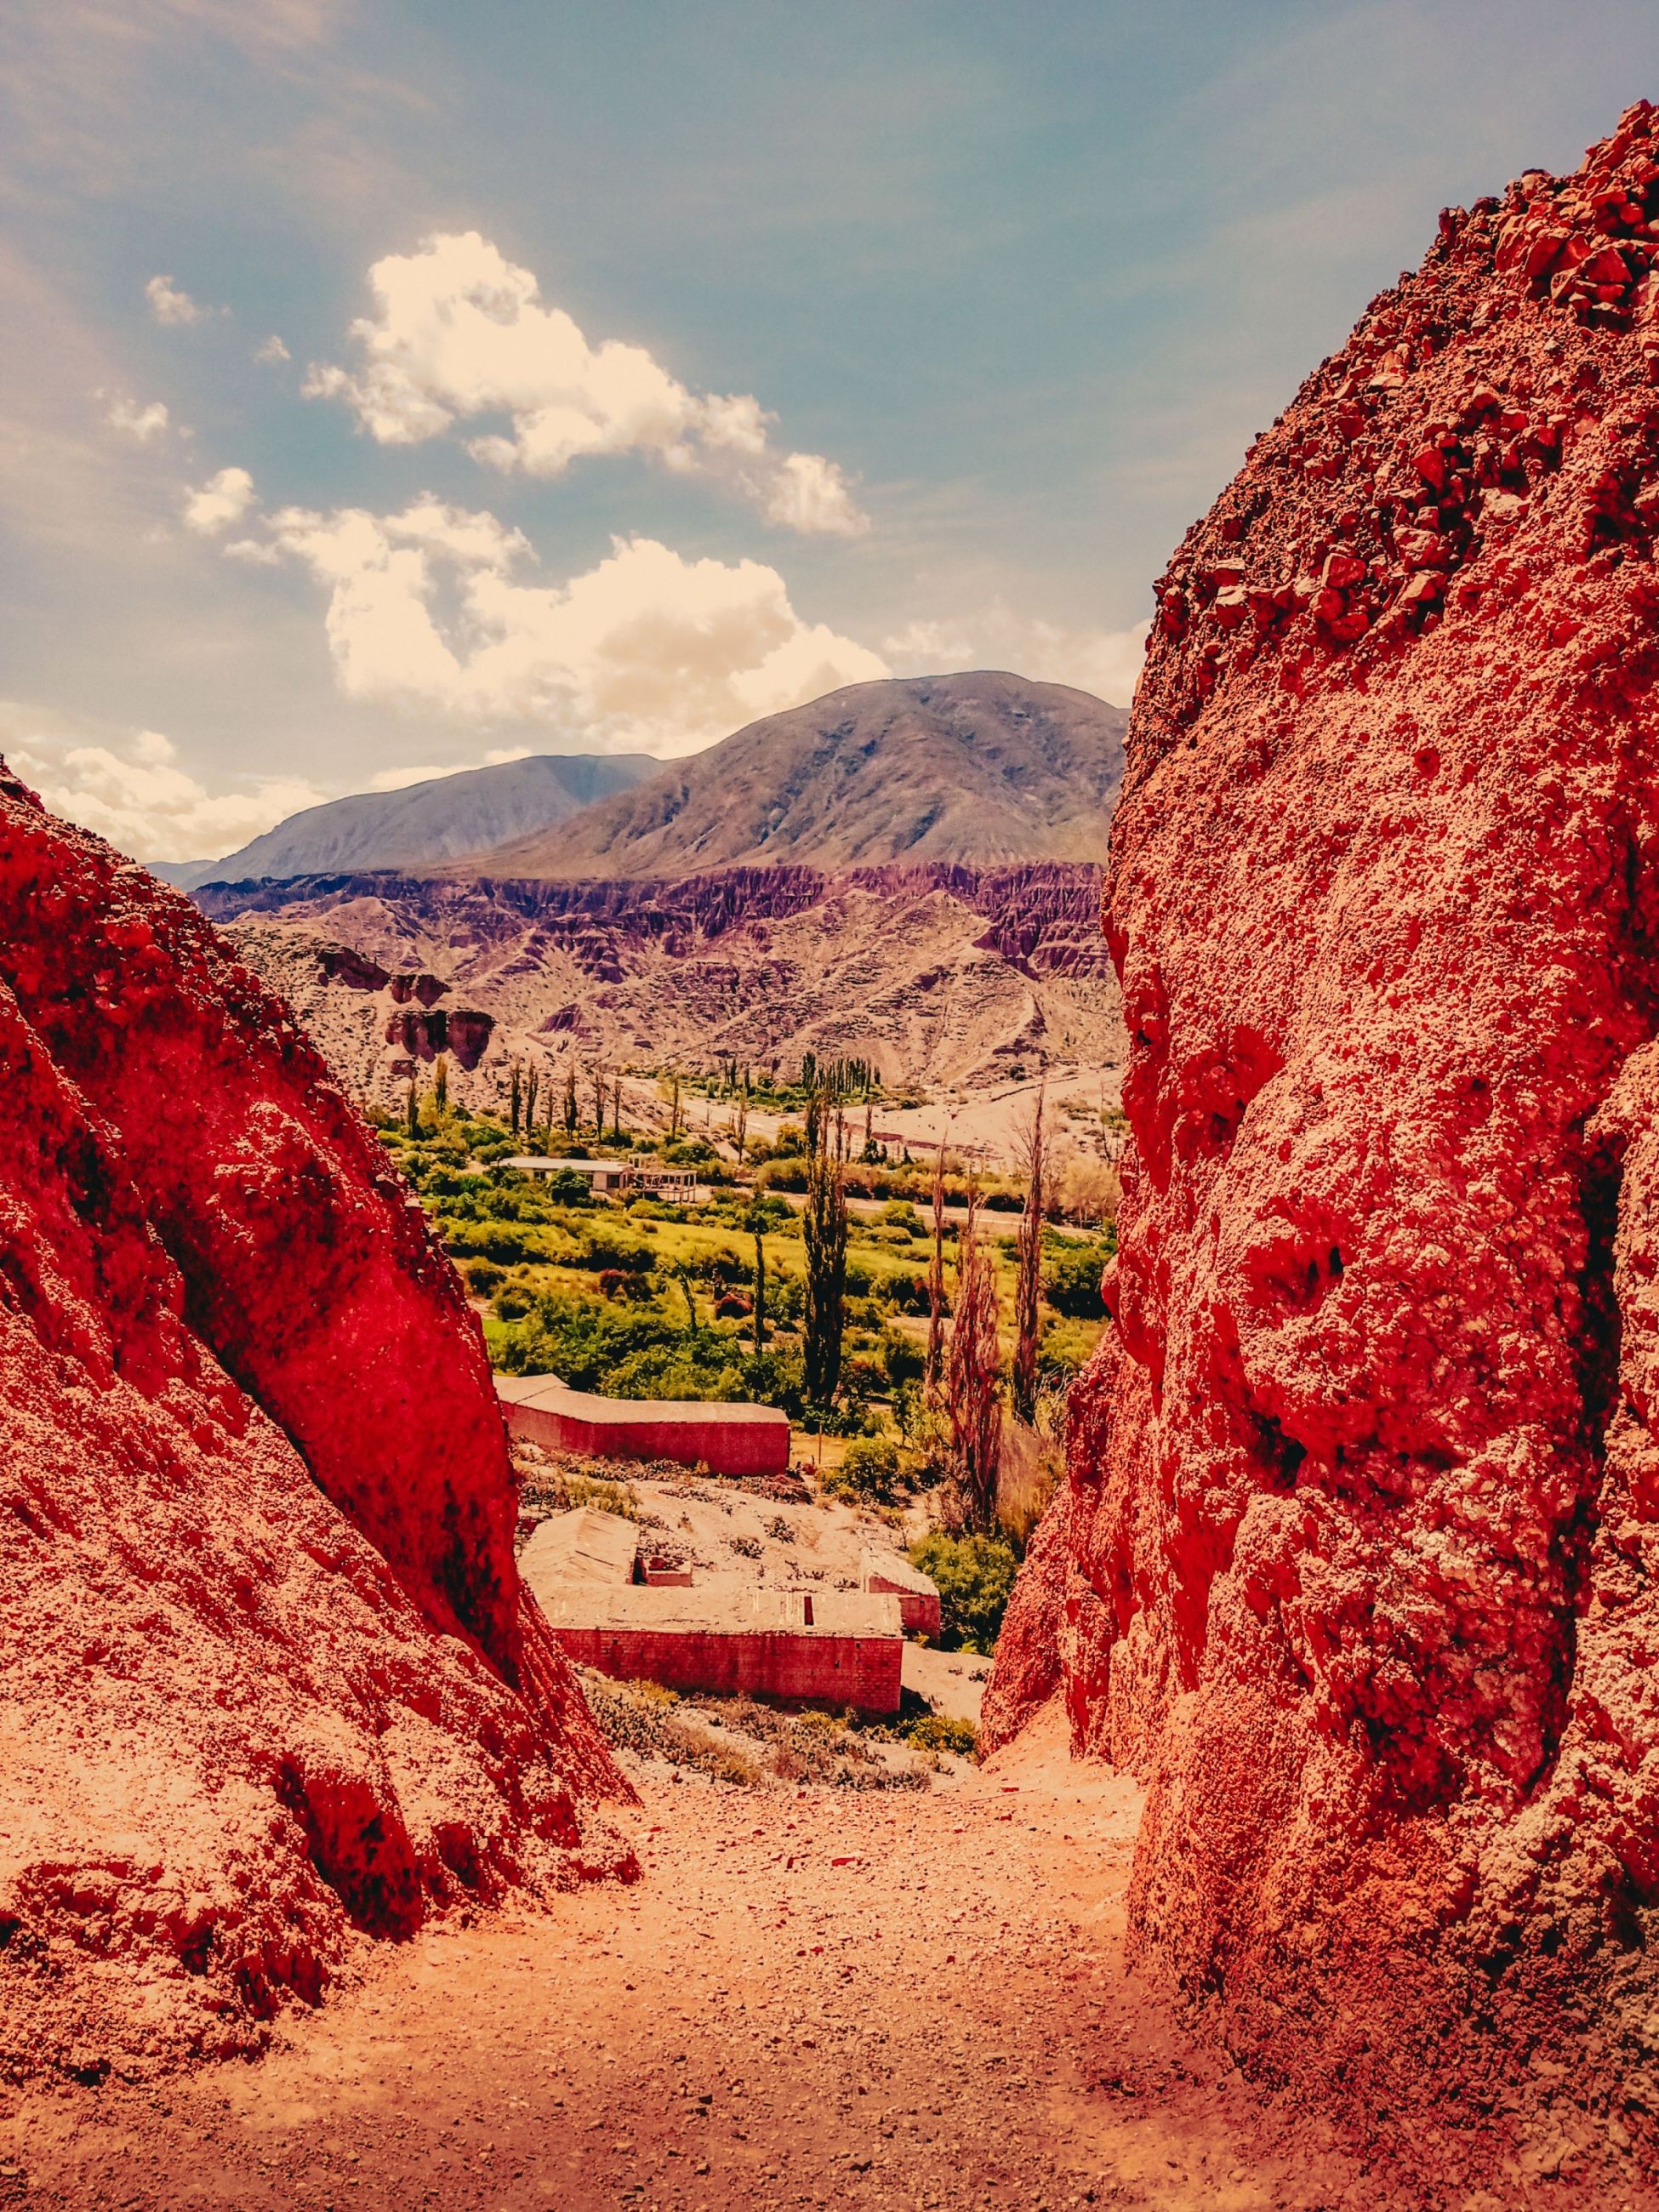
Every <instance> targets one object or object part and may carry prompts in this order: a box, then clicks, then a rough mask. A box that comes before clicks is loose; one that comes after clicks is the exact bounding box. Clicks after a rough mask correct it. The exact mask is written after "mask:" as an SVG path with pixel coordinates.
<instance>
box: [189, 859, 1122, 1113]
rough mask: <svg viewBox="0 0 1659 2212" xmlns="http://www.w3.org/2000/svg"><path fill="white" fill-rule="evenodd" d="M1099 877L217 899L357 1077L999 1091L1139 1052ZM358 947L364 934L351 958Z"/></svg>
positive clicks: (245, 946) (379, 891)
mask: <svg viewBox="0 0 1659 2212" xmlns="http://www.w3.org/2000/svg"><path fill="white" fill-rule="evenodd" d="M1098 898H1099V880H1098V874H1097V871H1096V870H1095V869H1093V868H1088V867H1076V866H1072V867H1068V866H1030V867H1024V868H1002V869H994V870H982V871H981V870H975V869H970V868H950V867H944V866H933V867H926V868H909V869H905V868H884V869H879V868H878V869H858V870H849V871H848V872H845V873H843V874H841V875H823V874H820V873H819V872H817V871H816V870H814V869H810V868H787V869H733V870H727V871H723V872H720V873H718V874H714V875H710V876H704V877H697V878H691V879H690V880H688V881H685V882H680V883H647V884H619V883H601V884H555V883H525V882H518V883H466V882H462V881H458V880H454V879H452V878H434V879H430V880H425V881H422V880H421V879H418V878H404V877H374V876H362V877H347V878H316V879H311V880H308V881H304V882H301V883H298V884H284V885H281V886H261V887H255V888H252V889H250V890H236V891H225V890H213V891H210V892H208V893H206V894H204V902H205V903H206V904H207V905H208V907H209V909H210V912H212V913H214V914H215V915H217V916H218V917H219V918H220V919H222V921H226V922H227V923H228V924H230V925H231V926H232V929H233V933H234V936H235V937H236V939H237V941H238V943H239V944H240V946H241V948H242V950H243V951H244V954H245V957H247V958H248V959H249V960H250V961H251V962H252V964H253V965H254V966H255V967H256V968H258V969H259V970H260V972H261V973H262V974H263V975H264V976H265V977H266V979H267V981H270V982H272V983H273V984H274V985H275V986H276V987H277V988H279V989H281V990H282V991H283V993H284V994H285V995H286V996H287V997H288V998H289V1000H290V1001H291V1003H292V1004H293V1005H294V1006H295V1007H296V1009H297V1010H298V1011H299V1012H300V1013H301V1017H302V1018H303V1019H304V1020H305V1022H306V1024H307V1027H308V1028H309V1030H311V1033H312V1035H313V1037H314V1038H315V1040H316V1042H318V1044H319V1047H320V1048H321V1049H322V1050H323V1051H324V1053H325V1054H326V1055H327V1057H328V1059H329V1060H330V1062H331V1065H333V1066H335V1067H336V1068H337V1070H338V1071H339V1073H340V1074H341V1076H342V1078H343V1079H344V1080H345V1081H346V1082H347V1083H348V1084H349V1085H352V1086H353V1087H355V1088H356V1089H359V1090H362V1091H379V1092H380V1094H381V1095H383V1096H390V1095H391V1093H392V1091H394V1090H396V1089H397V1088H398V1086H399V1085H401V1083H402V1082H403V1081H404V1079H405V1077H406V1075H407V1073H408V1072H409V1068H410V1064H411V1063H417V1064H418V1063H422V1062H429V1061H430V1060H433V1059H434V1058H435V1055H436V1054H437V1053H438V1052H440V1051H447V1052H449V1053H450V1054H451V1055H452V1059H453V1061H454V1062H455V1064H456V1073H455V1080H456V1082H457V1084H458V1086H459V1090H460V1091H461V1092H462V1093H463V1094H464V1095H470V1096H473V1097H479V1098H483V1097H494V1096H495V1092H496V1091H497V1090H498V1089H499V1088H500V1086H501V1085H502V1084H503V1083H504V1082H505V1080H506V1076H507V1069H508V1067H509V1066H511V1063H512V1062H513V1060H515V1059H520V1058H526V1057H528V1058H531V1059H541V1060H545V1061H547V1062H549V1063H551V1062H554V1061H556V1060H562V1058H563V1057H564V1055H565V1054H568V1053H569V1052H571V1051H573V1050H574V1052H576V1053H577V1054H579V1055H580V1057H581V1058H582V1059H583V1060H587V1059H594V1058H597V1059H601V1060H605V1061H607V1062H608V1063H610V1064H611V1065H628V1064H637V1065H641V1066H663V1065H665V1064H668V1063H670V1062H678V1064H680V1065H683V1066H687V1067H703V1066H710V1067H712V1066H715V1065H717V1064H718V1063H719V1062H720V1060H725V1059H728V1058H732V1059H736V1060H740V1061H743V1062H745V1063H747V1064H750V1065H752V1066H768V1067H773V1066H775V1067H777V1068H779V1069H781V1070H782V1071H784V1072H786V1073H793V1071H794V1070H795V1069H797V1068H798V1067H799V1064H800V1059H801V1055H802V1054H803V1053H805V1052H808V1051H811V1052H815V1053H817V1054H818V1055H819V1057H820V1058H831V1059H833V1058H836V1057H837V1056H841V1055H850V1056H855V1057H858V1058H862V1059H866V1060H871V1061H872V1062H873V1063H874V1065H875V1066H877V1068H878V1070H879V1071H880V1072H881V1073H882V1074H883V1075H884V1079H887V1080H888V1081H890V1082H891V1083H895V1084H897V1083H901V1082H904V1081H914V1080H920V1081H924V1082H928V1083H952V1084H985V1083H990V1082H994V1081H996V1080H998V1079H1000V1078H1006V1076H1007V1075H1008V1074H1009V1073H1011V1072H1012V1071H1015V1070H1018V1069H1020V1068H1027V1069H1030V1070H1031V1071H1033V1072H1035V1071H1036V1069H1038V1068H1040V1067H1042V1066H1047V1065H1049V1064H1051V1063H1066V1064H1078V1063H1087V1064H1089V1065H1091V1066H1115V1065H1116V1064H1117V1063H1118V1062H1119V1061H1120V1060H1121V1057H1122V1050H1123V1036H1122V1024H1121V1017H1120V1014H1119V1006H1118V995H1117V986H1116V982H1115V978H1114V976H1113V975H1112V970H1111V963H1110V961H1109V957H1108V955H1107V951H1106V946H1105V943H1104V940H1103V939H1102V937H1101V935H1100V929H1099V921H1098V917H1097V906H1098ZM347 948H349V952H348V951H347Z"/></svg>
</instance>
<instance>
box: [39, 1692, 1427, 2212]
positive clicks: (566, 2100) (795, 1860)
mask: <svg viewBox="0 0 1659 2212" xmlns="http://www.w3.org/2000/svg"><path fill="white" fill-rule="evenodd" d="M636 1771H637V1772H638V1773H639V1774H640V1777H641V1807H640V1808H639V1810H638V1812H637V1813H636V1814H630V1815H629V1820H630V1823H631V1825H632V1826H634V1828H635V1832H636V1838H637V1843H638V1848H639V1853H640V1857H641V1861H642V1863H643V1865H644V1869H645V1871H644V1877H643V1879H642V1881H641V1882H640V1883H639V1884H638V1885H637V1886H635V1887H633V1888H631V1889H626V1890H623V1889H615V1888H611V1889H599V1888H595V1889H590V1890H586V1891H583V1892H580V1893H575V1894H572V1895H569V1896H565V1897H560V1898H556V1899H552V1900H551V1901H550V1903H549V1904H548V1905H546V1906H545V1907H544V1908H542V1909H538V1910H533V1911H532V1910H524V1909H514V1910H513V1911H507V1912H499V1913H495V1914H490V1915H482V1916H479V1917H478V1918H477V1922H476V1924H473V1925H471V1926H469V1925H467V1924H465V1917H460V1918H457V1919H455V1920H453V1921H452V1922H451V1923H448V1924H447V1926H445V1927H443V1928H441V1929H431V1930H428V1931H427V1932H424V1933H423V1934H422V1935H421V1936H418V1937H416V1939H415V1940H414V1941H412V1942H409V1943H407V1944H404V1945H401V1946H398V1947H392V1946H383V1947H377V1948H374V1949H373V1950H372V1951H371V1950H370V1948H369V1947H368V1946H365V1947H364V1948H365V1957H364V1962H363V1968H362V1977H361V1979H360V1980H359V1982H358V1983H357V1984H356V1986H355V1987H351V1988H349V1989H344V1990H339V1991H337V1992H336V1993H335V1994H334V1995H333V1996H332V1997H331V2001H330V2002H328V2004H327V2005H326V2006H325V2007H324V2008H322V2009H321V2010H320V2011H319V2012H317V2013H315V2014H313V2015H302V2016H299V2017H296V2018H294V2019H292V2020H290V2021H289V2022H288V2024H287V2025H286V2027H285V2028H284V2029H283V2033H281V2034H280V2035H279V2038H278V2041H277V2044H276V2047H275V2048H274V2049H273V2050H272V2051H271V2052H270V2054H269V2055H268V2056H267V2057H265V2058H264V2059H263V2060H261V2061H260V2062H258V2063H255V2064H250V2065H241V2066H235V2067H224V2068H220V2069H208V2070H205V2071H204V2072H202V2073H200V2074H197V2075H194V2076H190V2077H185V2078H177V2079H174V2080H173V2081H169V2082H167V2083H166V2084H164V2085H162V2086H161V2087H160V2088H159V2089H155V2088H152V2089H150V2090H147V2091H140V2090H134V2089H131V2088H121V2087H113V2086H107V2085H106V2087H105V2088H104V2089H103V2090H101V2091H99V2092H96V2093H94V2092H89V2091H84V2090H77V2091H74V2092H57V2093H45V2092H40V2093H31V2094H29V2095H28V2096H27V2097H24V2098H15V2097H14V2098H13V2100H11V2102H10V2103H9V2106H7V2107H6V2108H5V2110H4V2117H3V2123H0V2205H4V2204H7V2203H9V2202H15V2203H18V2204H20V2205H21V2204H23V2203H27V2204H28V2205H31V2206H38V2207H50V2208H53V2212H115V2208H117V2207H119V2208H122V2212H163V2208H165V2212H176V2208H180V2207H196V2206H202V2207H210V2208H213V2212H221V2208H223V2212H230V2208H233V2207H234V2208H235V2212H244V2208H246V2212H331V2208H332V2212H347V2208H362V2212H394V2208H395V2212H428V2208H429V2212H590V2208H591V2212H599V2208H609V2207H639V2208H644V2212H650V2208H656V2212H738V2208H742V2212H750V2208H757V2207H770V2206H774V2205H777V2206H800V2205H805V2206H810V2207H813V2208H820V2207H822V2208H831V2207H833V2208H836V2212H842V2208H846V2212H860V2208H866V2207H870V2208H875V2207H901V2206H902V2207H905V2208H912V2207H915V2208H924V2212H933V2208H938V2212H957V2208H961V2212H969V2208H972V2212H981V2208H985V2207H987V2206H989V2207H1002V2206H1023V2207H1028V2208H1033V2212H1035V2208H1040V2207H1046V2208H1048V2212H1062V2208H1072V2207H1079V2206H1083V2205H1085V2204H1105V2205H1147V2206H1157V2207H1160V2208H1170V2212H1176V2208H1180V2212H1185V2209H1186V2208H1188V2207H1193V2208H1214V2212H1269V2208H1277V2212H1286V2208H1292V2207H1294V2208H1297V2209H1298V2212H1312V2208H1314V2207H1316V2206H1318V2207H1336V2206H1338V2205H1340V2206H1343V2207H1345V2208H1352V2212H1360V2208H1364V2212H1374V2208H1376V2207H1379V2206H1384V2205H1390V2204H1394V2203H1405V2202H1407V2199H1404V2198H1401V2197H1391V2196H1389V2194H1388V2193H1387V2192H1386V2191H1383V2189H1382V2188H1381V2187H1380V2186H1379V2185H1378V2184H1376V2182H1375V2181H1373V2180H1366V2179H1363V2178H1361V2177H1360V2176H1358V2174H1357V2172H1356V2171H1355V2170H1354V2169H1353V2168H1352V2167H1351V2166H1348V2165H1347V2164H1346V2162H1345V2161H1344V2160H1341V2159H1340V2158H1339V2157H1337V2156H1336V2155H1335V2154H1331V2153H1328V2152H1326V2151H1324V2150H1323V2149H1322V2148H1321V2146H1320V2143H1319V2142H1318V2139H1317V2136H1316V2133H1315V2132H1310V2127H1311V2124H1310V2123H1309V2122H1308V2121H1306V2120H1305V2118H1301V2117H1300V2116H1298V2115H1297V2114H1296V2113H1295V2112H1291V2111H1289V2110H1286V2109H1284V2108H1282V2107H1279V2106H1274V2105H1273V2103H1271V2102H1264V2101H1263V2100H1262V2099H1261V2097H1260V2095H1259V2094H1258V2093H1255V2092H1254V2091H1252V2090H1251V2089H1249V2087H1247V2086H1246V2085H1245V2084H1244V2083H1243V2081H1241V2080H1240V2079H1239V2078H1238V2076H1237V2075H1236V2074H1234V2073H1233V2072H1232V2071H1231V2069H1230V2068H1229V2067H1228V2066H1227V2064H1226V2063H1225V2061H1224V2060H1222V2059H1220V2058H1218V2057H1217V2056H1216V2055H1215V2054H1214V2053H1213V2052H1212V2051H1208V2050H1206V2049H1205V2048H1203V2047H1201V2046H1200V2045H1198V2044H1196V2043H1194V2041H1193V2040H1192V2039H1190V2038H1189V2037H1188V2035H1187V2034H1186V2033H1184V2032H1183V2030H1182V2028H1181V2027H1180V2026H1179V2025H1178V2024H1177V2022H1176V2020H1175V2019H1174V2017H1173V2016H1172V2015H1171V2014H1170V2011H1169V2009H1168V2008H1167V2007H1166V2005H1165V2003H1164V2000H1163V1999H1162V1998H1161V1997H1160V1996H1158V1995H1156V1994H1155V1993H1153V1992H1152V1991H1151V1990H1148V1989H1147V1988H1146V1986H1145V1985H1143V1984H1141V1983H1140V1982H1139V1981H1138V1980H1137V1979H1136V1978H1133V1976H1131V1975H1129V1974H1127V1972H1126V1971H1125V1968H1124V1965H1123V1960H1122V1936H1123V1911H1122V1903H1123V1887H1124V1883H1125V1880H1126V1877H1127V1868H1128V1862H1129V1854H1130V1850H1131V1848H1132V1844H1133V1834H1134V1829H1135V1825H1136V1821H1137V1820H1138V1818H1139V1804H1138V1801H1137V1797H1136V1795H1135V1792H1134V1790H1133V1787H1132V1786H1131V1785H1130V1784H1128V1783H1127V1781H1126V1780H1125V1779H1124V1778H1121V1777H1117V1776H1114V1775H1113V1774H1111V1773H1110V1772H1109V1771H1106V1770H1104V1769H1103V1768H1100V1767H1097V1766H1085V1765H1076V1766H1074V1765H1071V1764H1070V1763H1069V1762H1067V1761H1066V1759H1065V1756H1064V1751H1063V1746H1062V1745H1061V1743H1060V1738H1059V1734H1058V1728H1057V1724H1055V1725H1040V1726H1039V1729H1038V1730H1037V1731H1036V1735H1035V1736H1034V1737H1033V1738H1030V1739H1028V1740H1027V1741H1024V1742H1023V1743H1022V1744H1019V1745H1016V1746H1015V1747H1012V1750H1011V1751H1010V1752H1008V1753H1004V1754H1002V1755H1001V1758H1000V1759H999V1760H997V1761H994V1762H992V1764H991V1765H989V1766H987V1767H986V1768H984V1769H964V1770H963V1773H962V1776H961V1778H960V1779H958V1780H957V1781H955V1782H954V1784H952V1786H950V1787H945V1788H934V1789H933V1790H927V1791H925V1792H915V1791H911V1792H903V1793H888V1792H882V1793H870V1794H865V1793H860V1792H852V1791H848V1790H838V1789H825V1788H814V1787H810V1786H809V1787H804V1788H802V1789H800V1790H795V1791H793V1792H789V1791H785V1792H783V1793H781V1794H779V1795H774V1796H764V1797H763V1796H757V1794H756V1793H755V1792H754V1791H752V1790H745V1789H741V1788H735V1787H732V1786H730V1785H728V1784H722V1783H720V1782H718V1781H715V1780H713V1779H710V1778H707V1777H705V1776H703V1775H701V1774H698V1773H695V1772H690V1773H688V1772H686V1771H683V1770H681V1769H678V1768H670V1767H667V1766H665V1765H662V1764H660V1763H659V1762H656V1761H650V1762H646V1763H643V1764H641V1765H638V1766H637V1768H636ZM7 2169H10V2171H7Z"/></svg>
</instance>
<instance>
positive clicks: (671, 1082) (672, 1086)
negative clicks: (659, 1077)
mask: <svg viewBox="0 0 1659 2212" xmlns="http://www.w3.org/2000/svg"><path fill="white" fill-rule="evenodd" d="M679 1133H680V1078H679V1071H678V1068H677V1069H676V1070H675V1071H674V1073H673V1074H672V1075H671V1076H670V1078H669V1079H668V1141H669V1143H670V1144H674V1143H677V1142H678V1138H679Z"/></svg>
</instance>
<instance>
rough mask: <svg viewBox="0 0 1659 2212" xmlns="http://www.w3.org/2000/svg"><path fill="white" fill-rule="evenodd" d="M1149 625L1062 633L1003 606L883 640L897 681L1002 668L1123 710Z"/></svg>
mask: <svg viewBox="0 0 1659 2212" xmlns="http://www.w3.org/2000/svg"><path fill="white" fill-rule="evenodd" d="M1151 627H1152V625H1151V624H1150V623H1144V622H1143V623H1135V625H1134V626H1133V629H1074V628H1068V627H1067V626H1066V624H1064V623H1051V622H1044V621H1042V620H1041V619H1039V618H1038V617H1036V616H1031V615H1020V614H1017V613H1015V611H1013V610H1012V608H1010V607H1001V606H995V607H990V608H987V609H985V610H983V611H981V612H980V613H978V614H976V615H972V616H967V617H961V618H954V617H953V618H951V619H949V620H946V621H943V622H913V623H908V624H907V625H906V626H905V628H904V629H901V630H897V631H896V632H895V633H894V635H892V636H890V637H889V638H887V639H885V640H884V641H883V647H882V649H883V651H884V653H886V654H887V656H888V657H889V659H890V660H891V661H892V664H893V665H894V668H895V669H896V671H897V672H898V673H899V674H900V675H901V676H942V675H945V674H946V673H947V672H949V671H953V670H957V669H964V668H1006V669H1010V670H1012V671H1013V673H1014V674H1015V675H1018V676H1029V677H1030V678H1032V679H1033V680H1034V681H1035V682H1036V683H1040V684H1072V685H1073V686H1074V687H1075V689H1076V690H1079V691H1092V692H1093V693H1094V695H1095V696H1096V697H1097V698H1098V699H1109V700H1110V701H1111V702H1112V704H1113V705H1114V706H1117V707H1127V705H1128V704H1129V703H1130V702H1131V700H1132V699H1133V696H1134V689H1135V684H1136V683H1137V682H1138V681H1139V676H1140V669H1141V664H1142V661H1143V660H1144V659H1145V657H1146V633H1147V631H1148V630H1149V629H1150V628H1151Z"/></svg>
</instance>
